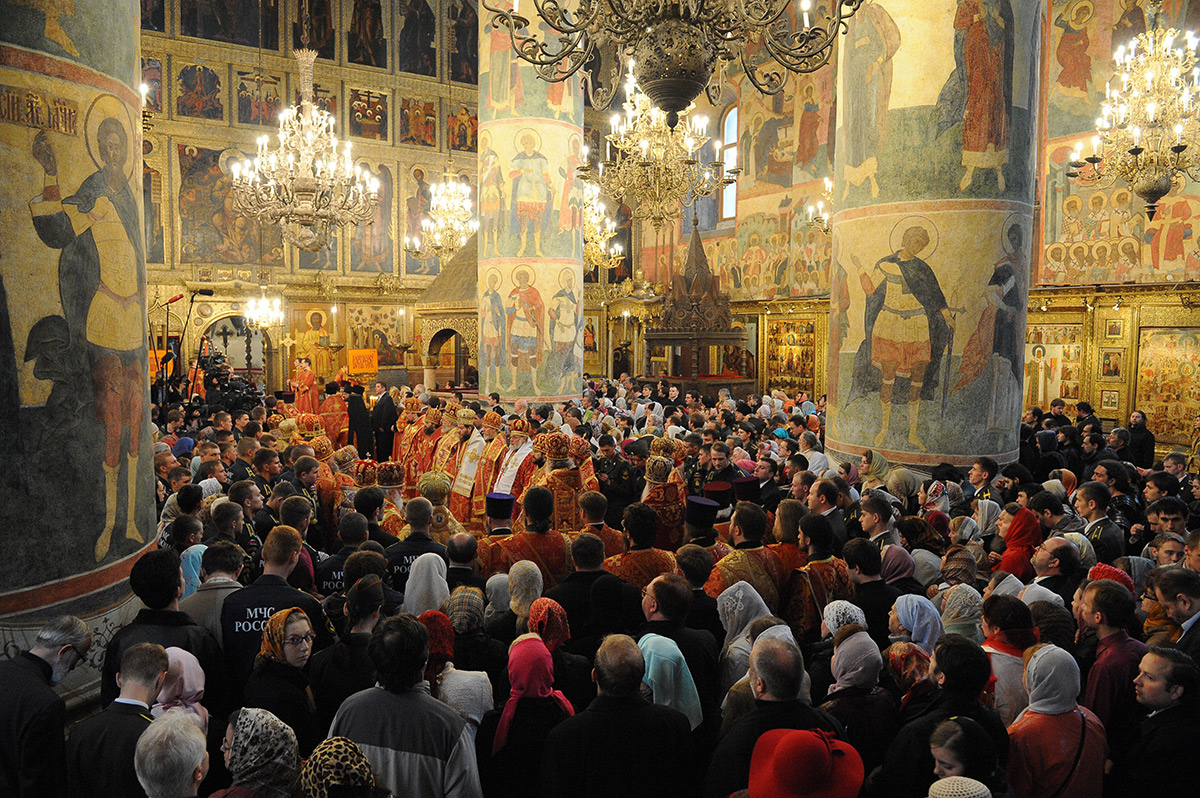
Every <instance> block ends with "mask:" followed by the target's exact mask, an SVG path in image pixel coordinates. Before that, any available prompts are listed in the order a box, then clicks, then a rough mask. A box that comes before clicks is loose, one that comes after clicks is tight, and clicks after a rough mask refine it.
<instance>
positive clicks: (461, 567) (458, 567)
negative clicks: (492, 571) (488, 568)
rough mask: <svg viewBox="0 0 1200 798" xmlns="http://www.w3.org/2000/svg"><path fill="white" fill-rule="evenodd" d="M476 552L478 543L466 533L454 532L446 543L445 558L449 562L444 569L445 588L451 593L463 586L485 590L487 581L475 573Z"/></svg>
mask: <svg viewBox="0 0 1200 798" xmlns="http://www.w3.org/2000/svg"><path fill="white" fill-rule="evenodd" d="M477 551H479V542H478V541H477V540H475V537H474V536H473V535H468V534H467V533H466V532H456V533H455V534H453V535H451V536H450V539H449V540H447V541H446V557H447V559H449V561H450V564H449V565H448V566H447V568H446V586H447V587H448V588H450V592H451V593H453V592H454V589H455V588H459V587H464V586H465V587H475V588H479V590H480V591H484V590H486V588H487V580H486V579H484V578H483V577H482V576H480V575H479V574H477V573H475V553H476V552H477Z"/></svg>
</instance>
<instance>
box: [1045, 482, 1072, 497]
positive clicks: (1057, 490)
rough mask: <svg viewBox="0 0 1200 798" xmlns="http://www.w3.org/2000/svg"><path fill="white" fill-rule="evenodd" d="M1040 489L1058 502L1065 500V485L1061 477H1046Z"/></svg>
mask: <svg viewBox="0 0 1200 798" xmlns="http://www.w3.org/2000/svg"><path fill="white" fill-rule="evenodd" d="M1042 489H1043V490H1045V491H1046V492H1047V493H1049V494H1051V495H1053V496H1054V498H1056V499H1058V500H1059V501H1060V502H1065V501H1066V500H1067V486H1066V485H1064V484H1063V483H1062V480H1061V479H1048V480H1046V481H1045V482H1043V483H1042Z"/></svg>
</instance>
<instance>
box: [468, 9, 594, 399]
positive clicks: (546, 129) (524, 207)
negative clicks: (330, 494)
mask: <svg viewBox="0 0 1200 798" xmlns="http://www.w3.org/2000/svg"><path fill="white" fill-rule="evenodd" d="M479 26H480V27H479V236H478V242H479V243H478V246H479V273H478V274H479V277H478V298H479V386H480V392H481V393H491V392H492V391H496V392H498V393H499V394H500V395H501V396H502V397H503V398H504V400H505V401H512V400H513V399H516V398H521V397H524V398H528V399H546V400H561V399H566V398H570V397H575V396H578V395H579V392H580V384H581V379H582V376H583V232H582V228H581V226H580V223H581V220H582V207H583V191H582V186H581V184H580V183H579V181H578V180H577V179H576V177H575V169H576V167H577V166H579V165H580V164H581V163H582V157H583V156H582V152H583V96H582V93H581V88H580V84H579V81H578V79H576V78H571V79H568V80H565V81H563V82H561V83H547V82H545V81H543V80H540V79H539V78H538V77H537V74H536V73H535V72H534V69H533V67H531V66H530V65H529V64H527V63H525V62H524V61H522V60H520V59H519V58H517V56H516V55H514V54H513V51H512V45H511V42H510V40H509V34H508V31H507V30H506V29H504V28H495V27H493V26H492V25H491V24H490V22H489V20H488V17H487V16H485V15H482V14H481V15H480V17H479Z"/></svg>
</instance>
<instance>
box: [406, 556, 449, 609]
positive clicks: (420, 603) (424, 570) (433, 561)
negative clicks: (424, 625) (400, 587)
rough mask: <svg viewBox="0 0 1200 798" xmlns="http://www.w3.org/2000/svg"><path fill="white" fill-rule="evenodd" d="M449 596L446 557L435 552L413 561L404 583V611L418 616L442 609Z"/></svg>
mask: <svg viewBox="0 0 1200 798" xmlns="http://www.w3.org/2000/svg"><path fill="white" fill-rule="evenodd" d="M448 598H450V588H449V586H448V585H447V584H446V560H445V558H443V557H442V555H440V554H436V553H434V552H426V553H425V554H422V555H421V556H420V557H418V558H417V559H416V560H414V561H413V564H412V570H411V571H409V574H408V581H407V582H406V583H405V585H404V611H405V612H407V613H408V614H409V615H416V616H420V615H423V614H424V613H426V612H434V611H440V610H441V609H442V605H443V604H444V603H446V599H448Z"/></svg>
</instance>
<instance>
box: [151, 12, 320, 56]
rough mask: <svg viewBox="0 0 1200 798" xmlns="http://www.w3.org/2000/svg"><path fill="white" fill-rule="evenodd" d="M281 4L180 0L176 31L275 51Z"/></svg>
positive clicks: (198, 37) (277, 40) (277, 42)
mask: <svg viewBox="0 0 1200 798" xmlns="http://www.w3.org/2000/svg"><path fill="white" fill-rule="evenodd" d="M144 5H145V3H143V6H144ZM280 5H281V4H280V3H273V2H269V0H221V2H220V3H214V2H212V0H180V4H179V23H180V27H179V30H180V33H182V34H183V35H184V36H192V37H194V38H197V39H208V40H209V41H214V42H223V43H225V44H240V45H244V46H246V47H262V48H263V49H265V50H277V49H279V7H280ZM314 5H315V3H314Z"/></svg>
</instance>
